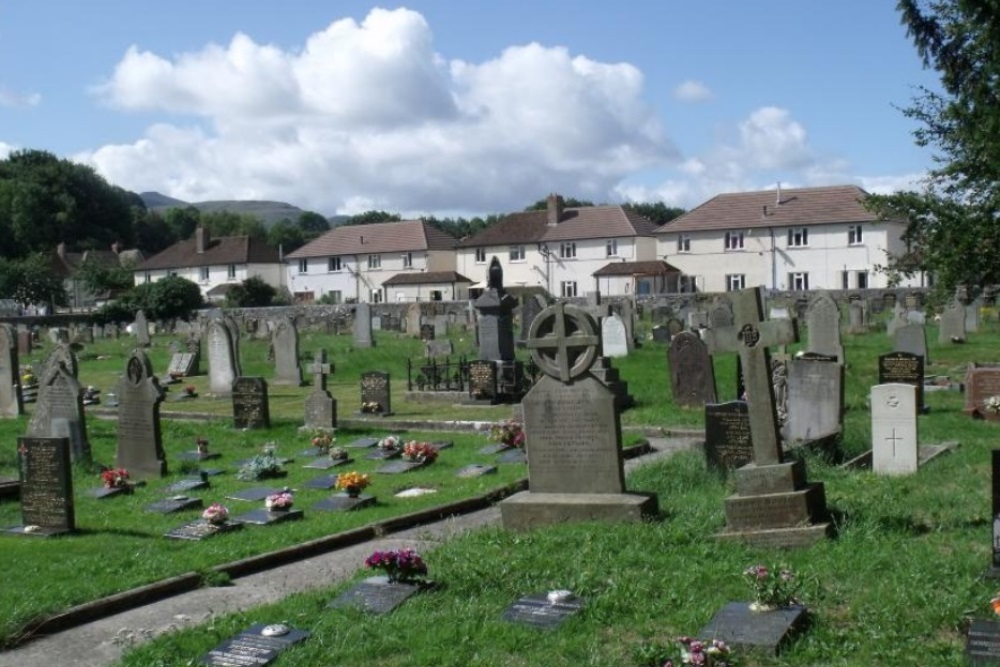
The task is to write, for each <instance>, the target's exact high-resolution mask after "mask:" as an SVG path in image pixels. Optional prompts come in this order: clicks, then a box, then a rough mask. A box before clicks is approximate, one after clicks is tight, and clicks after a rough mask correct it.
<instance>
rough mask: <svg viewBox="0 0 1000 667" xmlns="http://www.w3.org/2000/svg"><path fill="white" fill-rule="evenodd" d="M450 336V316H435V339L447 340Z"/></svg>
mask: <svg viewBox="0 0 1000 667" xmlns="http://www.w3.org/2000/svg"><path fill="white" fill-rule="evenodd" d="M447 336H448V316H447V315H435V316H434V337H435V338H445V337H447Z"/></svg>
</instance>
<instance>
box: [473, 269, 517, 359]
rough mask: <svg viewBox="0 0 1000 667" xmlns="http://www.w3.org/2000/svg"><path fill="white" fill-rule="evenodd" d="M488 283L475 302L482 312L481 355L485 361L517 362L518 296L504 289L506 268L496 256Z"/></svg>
mask: <svg viewBox="0 0 1000 667" xmlns="http://www.w3.org/2000/svg"><path fill="white" fill-rule="evenodd" d="M488 285H489V287H487V289H486V291H484V292H483V294H482V295H481V296H480V297H479V298H478V299H476V300H475V302H474V303H473V305H474V306H475V307H476V310H478V311H479V328H478V331H479V358H480V359H482V360H484V361H513V359H514V318H513V311H514V307H515V306H516V305H517V299H515V298H514V297H512V296H511V295H509V294H507V291H506V290H505V289H504V286H503V268H502V267H501V266H500V260H498V259H497V258H496V257H494V258H493V260H492V261H491V262H490V268H489V281H488Z"/></svg>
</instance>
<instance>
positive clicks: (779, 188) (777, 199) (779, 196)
mask: <svg viewBox="0 0 1000 667" xmlns="http://www.w3.org/2000/svg"><path fill="white" fill-rule="evenodd" d="M774 203H775V204H777V205H778V206H781V181H778V190H777V193H776V195H775V197H774Z"/></svg>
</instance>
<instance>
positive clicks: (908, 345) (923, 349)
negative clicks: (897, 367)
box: [892, 324, 931, 364]
mask: <svg viewBox="0 0 1000 667" xmlns="http://www.w3.org/2000/svg"><path fill="white" fill-rule="evenodd" d="M892 340H893V350H895V351H896V352H909V353H911V354H916V355H919V356H921V357H923V358H924V363H925V364H929V363H931V360H930V357H929V356H928V354H927V331H926V330H925V329H924V325H923V324H904V325H903V326H901V327H899V328H897V329H896V332H895V333H894V334H893V336H892Z"/></svg>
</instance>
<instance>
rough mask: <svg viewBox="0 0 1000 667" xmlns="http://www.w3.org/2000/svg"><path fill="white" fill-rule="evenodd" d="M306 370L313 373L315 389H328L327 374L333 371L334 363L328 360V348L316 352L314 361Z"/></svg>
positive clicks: (318, 390)
mask: <svg viewBox="0 0 1000 667" xmlns="http://www.w3.org/2000/svg"><path fill="white" fill-rule="evenodd" d="M306 370H308V371H309V372H310V373H312V374H313V391H315V392H319V393H322V392H324V391H326V376H327V375H329V374H331V373H333V365H332V364H329V363H327V361H326V348H320V349H319V350H317V351H316V352H315V354H314V355H313V362H312V364H311V365H310V366H309V367H308V368H307V369H306Z"/></svg>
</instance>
